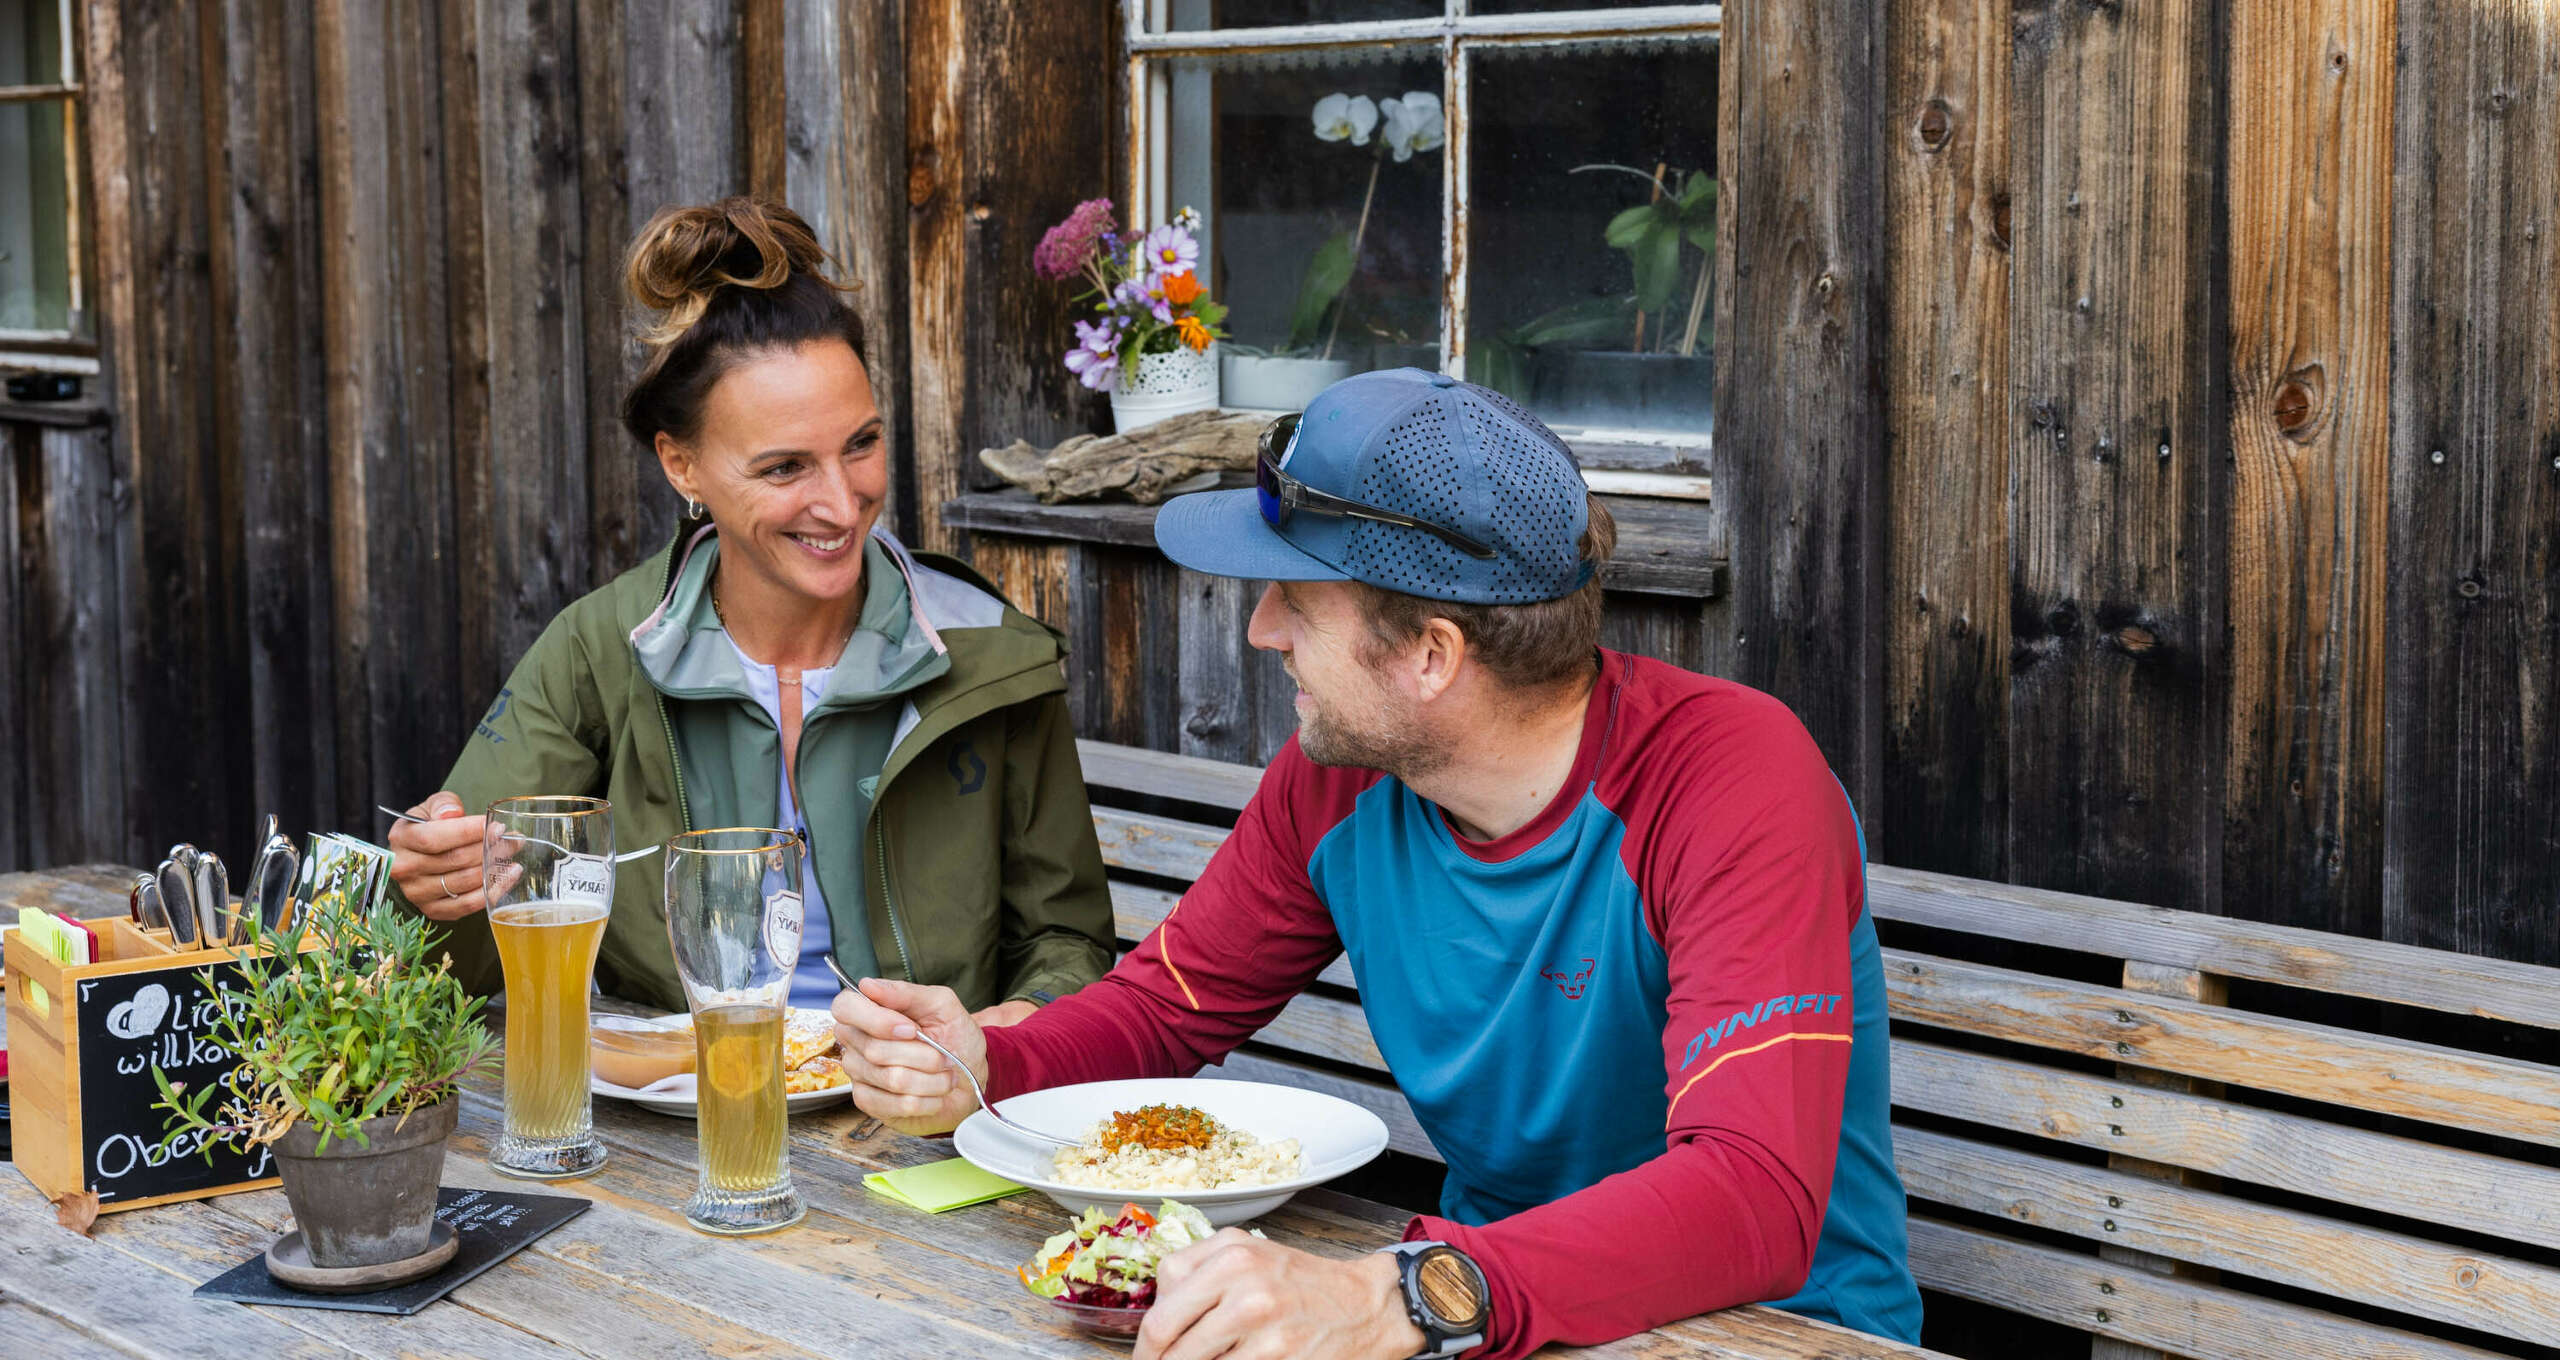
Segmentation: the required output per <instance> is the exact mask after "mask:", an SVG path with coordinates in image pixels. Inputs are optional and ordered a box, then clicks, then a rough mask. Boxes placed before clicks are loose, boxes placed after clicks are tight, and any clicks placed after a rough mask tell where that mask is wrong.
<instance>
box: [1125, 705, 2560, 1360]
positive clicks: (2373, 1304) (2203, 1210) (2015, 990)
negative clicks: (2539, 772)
mask: <svg viewBox="0 0 2560 1360" xmlns="http://www.w3.org/2000/svg"><path fill="white" fill-rule="evenodd" d="M1079 745H1080V747H1081V750H1082V755H1083V760H1084V771H1085V778H1086V781H1087V784H1088V785H1089V787H1090V788H1091V791H1092V793H1093V797H1094V803H1095V811H1094V825H1095V828H1096V830H1097V831H1098V832H1099V833H1100V835H1101V839H1102V847H1103V857H1104V859H1105V860H1106V861H1107V862H1108V863H1109V865H1110V866H1111V869H1112V872H1113V876H1114V880H1115V881H1114V883H1113V885H1112V901H1113V905H1114V907H1115V909H1116V912H1117V915H1118V919H1119V931H1120V934H1121V936H1122V937H1123V939H1124V941H1127V942H1132V943H1134V942H1135V941H1136V940H1138V939H1140V938H1142V937H1143V936H1144V935H1145V934H1146V933H1147V932H1148V931H1149V930H1152V929H1153V928H1154V927H1155V925H1156V924H1157V923H1158V922H1160V921H1162V920H1163V919H1164V915H1165V913H1166V912H1167V911H1168V910H1170V909H1171V907H1172V906H1173V903H1174V902H1175V900H1176V898H1177V897H1178V895H1179V894H1178V888H1176V887H1172V886H1168V885H1179V884H1184V883H1188V882H1190V881H1192V880H1193V879H1195V878H1196V877H1197V876H1198V875H1199V873H1200V871H1201V870H1202V869H1203V868H1204V867H1205V866H1206V865H1207V863H1208V859H1209V856H1210V853H1211V852H1212V851H1214V850H1215V849H1216V848H1217V845H1218V843H1219V841H1220V840H1221V839H1223V838H1224V836H1225V835H1226V831H1225V829H1224V828H1223V827H1222V826H1220V825H1218V824H1217V822H1218V819H1219V818H1221V817H1224V818H1225V819H1226V820H1228V821H1230V822H1231V821H1232V814H1233V812H1234V811H1235V810H1236V809H1238V808H1241V807H1242V806H1243V805H1244V803H1245V801H1246V800H1247V799H1248V798H1250V797H1251V796H1252V792H1253V788H1254V785H1255V783H1256V781H1257V780H1258V778H1259V776H1260V771H1258V770H1256V769H1253V768H1250V767H1245V766H1237V765H1230V764H1225V763H1221V762H1215V761H1207V760H1199V759H1194V758H1189V757H1183V756H1174V755H1166V754H1163V753H1160V752H1153V751H1141V750H1134V749H1131V748H1127V747H1119V746H1109V745H1104V744H1101V743H1093V742H1085V743H1080V744H1079ZM1169 802H1175V803H1181V804H1187V805H1188V806H1187V807H1184V808H1178V809H1173V810H1172V811H1171V812H1169V811H1168V805H1169ZM1139 809H1148V810H1139ZM1868 905H1869V909H1870V911H1871V912H1872V913H1873V915H1874V917H1875V919H1876V921H1877V923H1878V928H1879V931H1880V933H1882V934H1883V935H1884V936H1885V938H1886V943H1887V946H1888V947H1887V948H1886V949H1885V951H1884V957H1885V971H1886V978H1887V984H1888V990H1889V993H1890V1006H1891V1013H1892V1017H1893V1031H1894V1052H1893V1094H1894V1106H1895V1110H1894V1134H1895V1154H1896V1161H1897V1163H1898V1165H1899V1166H1900V1168H1901V1173H1902V1177H1903V1182H1904V1186H1905V1188H1906V1189H1907V1190H1908V1192H1909V1194H1910V1197H1911V1209H1912V1213H1911V1255H1912V1268H1913V1271H1914V1273H1915V1274H1916V1275H1917V1276H1918V1277H1919V1280H1920V1283H1921V1285H1922V1286H1923V1287H1924V1288H1926V1289H1929V1290H1933V1291H1938V1292H1940V1293H1942V1294H1946V1295H1953V1296H1957V1297H1960V1298H1964V1299H1970V1300H1974V1301H1976V1302H1978V1303H1983V1304H1989V1305H1992V1306H1995V1307H1997V1308H2000V1309H2005V1310H2008V1311H2010V1312H2014V1313H2018V1314H2024V1315H2027V1316H2029V1317H2033V1318H2038V1319H2043V1320H2044V1321H2045V1322H2046V1323H2048V1324H2060V1325H2061V1326H2064V1327H2069V1328H2073V1329H2077V1330H2079V1331H2082V1332H2086V1333H2088V1334H2090V1336H2091V1337H2092V1338H2094V1340H2093V1342H2092V1343H2091V1344H2092V1349H2093V1351H2094V1352H2095V1353H2096V1354H2099V1355H2101V1356H2109V1357H2131V1356H2142V1355H2150V1354H2163V1353H2165V1354H2168V1355H2179V1356H2193V1357H2198V1358H2199V1360H2211V1358H2214V1357H2229V1360H2262V1358H2263V1357H2269V1356H2305V1357H2313V1356H2316V1357H2322V1358H2323V1360H2327V1358H2328V1357H2338V1356H2389V1357H2406V1358H2409V1360H2416V1358H2417V1357H2436V1358H2449V1357H2457V1356H2460V1357H2478V1356H2489V1355H2514V1354H2541V1353H2545V1352H2543V1351H2542V1350H2541V1349H2540V1348H2544V1347H2560V1169H2555V1164H2560V1157H2555V1155H2554V1153H2553V1149H2554V1148H2560V1117H2555V1116H2560V1068H2555V1067H2554V1066H2552V1065H2550V1064H2549V1063H2548V1062H2545V1061H2536V1060H2533V1058H2534V1057H2539V1058H2544V1059H2548V1058H2551V1057H2552V1056H2554V1054H2555V1052H2560V1044H2555V1043H2554V1042H2553V1041H2552V1040H2553V1031H2560V969H2550V968H2538V967H2532V966H2528V965H2523V964H2513V963H2504V962H2500V961H2497V960H2491V959H2481V958H2474V957H2470V956H2467V955H2461V954H2453V953H2446V952H2442V951H2437V950H2430V949H2418V948H2413V947H2409V946H2404V945H2392V944H2384V943H2379V942H2375V941H2370V940H2361V939H2354V938H2349V937H2344V936H2338V935H2331V934H2327V933H2324V932H2319V931H2309V930H2298V929H2290V928H2285V927H2279V926H2267V925H2257V924H2252V923H2249V922H2245V921H2236V920H2229V919H2225V918H2221V917H2212V916H2203V915H2199V914H2196V913H2192V912H2181V911H2172V910H2165V909H2159V908H2151V907H2142V906H2135V905H2131V904H2127V903H2122V902H2112V901H2106V900H2102V899H2098V898H2091V897H2081V896H2075V895H2071V894H2066V893H2056V892H2044V891H2039V890H2035V889H2030V888H2020V887H2014V886H2010V885H2006V884H1999V883H1988V882H1982V881H1978V880H1973V879H1965V878H1958V877H1953V876H1949V875H1944V874H1931V873H1920V872H1915V871H1910V870H1903V869H1892V868H1887V867H1885V866H1882V865H1877V866H1873V867H1871V868H1870V870H1869V872H1868ZM1353 987H1354V983H1353V979H1352V977H1351V974H1350V970H1349V968H1348V967H1347V966H1346V965H1344V964H1342V963H1341V962H1339V961H1337V962H1336V963H1335V965H1334V966H1333V967H1331V968H1328V969H1327V970H1326V971H1325V973H1324V975H1323V978H1322V983H1321V985H1319V986H1318V987H1317V988H1315V989H1313V990H1311V991H1310V992H1309V993H1308V994H1307V995H1304V996H1301V997H1299V998H1298V999H1297V1000H1295V1001H1293V1002H1292V1003H1291V1004H1290V1005H1289V1007H1288V1008H1287V1010H1285V1011H1284V1012H1282V1014H1281V1015H1280V1017H1279V1018H1278V1019H1277V1020H1275V1021H1274V1022H1273V1023H1272V1024H1271V1025H1270V1026H1269V1027H1268V1028H1266V1029H1265V1030H1264V1031H1263V1032H1262V1033H1261V1034H1260V1035H1259V1036H1258V1037H1257V1039H1256V1040H1255V1042H1253V1043H1252V1044H1250V1045H1248V1046H1247V1048H1246V1050H1245V1051H1243V1052H1241V1053H1239V1054H1238V1055H1236V1056H1235V1057H1234V1058H1232V1059H1231V1060H1230V1061H1229V1062H1228V1063H1227V1064H1225V1069H1224V1072H1225V1075H1229V1076H1235V1077H1244V1078H1251V1079H1256V1080H1275V1081H1285V1082H1291V1083H1294V1084H1299V1085H1305V1086H1312V1087H1316V1088H1318V1089H1322V1090H1326V1091H1332V1092H1335V1093H1336V1094H1340V1095H1344V1096H1346V1097H1349V1098H1351V1099H1353V1100H1356V1101H1359V1102H1360V1103H1361V1104H1363V1105H1366V1106H1367V1107H1369V1108H1370V1109H1373V1110H1376V1111H1377V1112H1378V1113H1379V1114H1381V1115H1382V1116H1384V1117H1385V1118H1386V1120H1387V1125H1388V1128H1389V1129H1390V1130H1391V1133H1392V1146H1394V1147H1395V1148H1397V1149H1399V1150H1401V1151H1404V1152H1408V1153H1413V1154H1416V1155H1420V1156H1425V1157H1429V1156H1432V1155H1434V1154H1433V1152H1432V1150H1431V1145H1430V1140H1429V1139H1428V1138H1427V1137H1426V1136H1425V1135H1424V1134H1423V1133H1422V1131H1421V1129H1420V1128H1419V1127H1418V1126H1417V1125H1416V1124H1415V1123H1414V1120H1413V1117H1412V1113H1411V1111H1410V1109H1408V1108H1407V1107H1406V1105H1405V1103H1404V1100H1403V1098H1402V1096H1400V1095H1399V1094H1398V1093H1397V1092H1396V1090H1395V1087H1394V1084H1393V1081H1392V1079H1391V1078H1389V1077H1388V1076H1387V1075H1386V1072H1385V1069H1384V1065H1383V1063H1382V1062H1381V1060H1380V1058H1379V1054H1378V1049H1377V1045H1376V1043H1375V1042H1374V1041H1373V1040H1372V1039H1371V1037H1370V1034H1369V1030H1368V1027H1367V1025H1366V1023H1365V1022H1364V1021H1363V1019H1362V1016H1361V1012H1360V1008H1359V1005H1358V1002H1357V999H1356V995H1355V993H1354V991H1353ZM2306 1014H2311V1015H2319V1016H2320V1017H2321V1018H2320V1019H2316V1020H2315V1019H2305V1018H2297V1017H2300V1016H2303V1015H2306ZM2411 1032H2415V1033H2419V1034H2423V1035H2425V1036H2427V1037H2426V1038H2423V1039H2421V1038H2413V1037H2408V1036H2409V1034H2410V1033H2411ZM2456 1045H2460V1046H2456ZM2500 1048H2505V1049H2509V1050H2521V1051H2522V1052H2523V1053H2525V1054H2528V1055H2531V1056H2517V1055H2516V1053H2515V1052H2499V1051H2496V1050H2498V1049H2500ZM1209 1075H1218V1073H1217V1072H1216V1071H1215V1070H1213V1071H1212V1072H1211V1073H1210V1074H1209ZM2003 1353H2009V1352H2005V1351H2004V1352H2003Z"/></svg>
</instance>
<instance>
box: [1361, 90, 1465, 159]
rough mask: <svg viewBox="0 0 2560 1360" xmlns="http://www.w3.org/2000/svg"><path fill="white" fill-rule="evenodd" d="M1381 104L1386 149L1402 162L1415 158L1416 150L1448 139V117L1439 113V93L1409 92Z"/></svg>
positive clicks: (1437, 144) (1431, 147) (1431, 146)
mask: <svg viewBox="0 0 2560 1360" xmlns="http://www.w3.org/2000/svg"><path fill="white" fill-rule="evenodd" d="M1378 107H1379V109H1380V111H1381V112H1383V113H1385V114H1386V118H1387V130H1386V132H1385V133H1384V134H1383V135H1384V137H1385V139H1386V144H1387V149H1388V150H1389V151H1392V152H1394V153H1395V157H1396V159H1397V160H1399V161H1409V160H1412V159H1413V153H1414V152H1417V151H1432V150H1436V149H1438V147H1439V146H1440V144H1441V143H1442V142H1445V141H1447V140H1448V139H1449V124H1448V120H1447V118H1446V117H1444V116H1443V115H1442V114H1441V112H1440V96H1438V95H1436V94H1433V93H1431V92H1430V91H1428V90H1411V91H1407V92H1406V94H1405V96H1404V98H1402V99H1390V100H1387V101H1386V102H1385V103H1383V104H1381V105H1379V106H1378Z"/></svg>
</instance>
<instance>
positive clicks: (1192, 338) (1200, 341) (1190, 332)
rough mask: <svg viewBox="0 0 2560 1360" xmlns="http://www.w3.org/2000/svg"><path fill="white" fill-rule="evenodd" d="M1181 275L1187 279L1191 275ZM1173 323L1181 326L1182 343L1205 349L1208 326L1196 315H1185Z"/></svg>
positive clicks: (1195, 348)
mask: <svg viewBox="0 0 2560 1360" xmlns="http://www.w3.org/2000/svg"><path fill="white" fill-rule="evenodd" d="M1183 277H1184V278H1186V279H1187V278H1189V277H1191V276H1190V275H1188V274H1185V275H1183ZM1174 324H1175V325H1176V326H1178V327H1180V328H1181V331H1182V343H1184V344H1186V345H1189V346H1190V347H1191V348H1192V349H1194V350H1205V349H1207V348H1209V328H1208V327H1206V326H1203V325H1201V324H1200V318H1198V317H1196V316H1186V317H1184V318H1182V320H1180V321H1178V322H1175V323H1174Z"/></svg>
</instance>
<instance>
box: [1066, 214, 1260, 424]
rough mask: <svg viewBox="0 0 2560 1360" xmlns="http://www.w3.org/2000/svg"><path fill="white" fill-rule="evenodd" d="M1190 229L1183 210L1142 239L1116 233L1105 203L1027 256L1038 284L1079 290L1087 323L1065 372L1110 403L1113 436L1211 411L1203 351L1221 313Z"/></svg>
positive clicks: (1213, 365) (1208, 364)
mask: <svg viewBox="0 0 2560 1360" xmlns="http://www.w3.org/2000/svg"><path fill="white" fill-rule="evenodd" d="M1199 226H1200V214H1199V213H1197V212H1194V211H1193V210H1191V209H1189V208H1185V209H1183V210H1182V211H1181V212H1179V213H1177V214H1175V215H1174V219H1173V220H1172V221H1170V222H1167V223H1165V224H1163V225H1162V226H1159V227H1156V228H1155V229H1154V230H1152V231H1145V232H1140V231H1138V230H1136V229H1135V228H1134V227H1133V228H1132V229H1131V230H1130V231H1128V232H1127V233H1125V234H1124V233H1122V232H1121V231H1119V230H1118V228H1117V227H1116V226H1115V225H1114V223H1113V220H1112V209H1111V200H1110V199H1107V198H1096V199H1089V200H1087V201H1085V202H1083V203H1079V204H1077V205H1076V210H1075V211H1074V212H1072V213H1069V214H1068V215H1067V218H1066V220H1065V221H1063V222H1060V223H1059V224H1058V225H1056V226H1054V227H1051V228H1050V229H1049V230H1048V232H1047V234H1045V235H1043V236H1042V237H1041V238H1040V245H1039V248H1038V249H1036V250H1035V251H1033V252H1032V256H1031V267H1032V270H1033V272H1035V273H1037V274H1038V275H1039V276H1040V277H1042V278H1044V279H1053V280H1066V279H1075V278H1080V279H1082V280H1083V281H1084V282H1085V283H1086V284H1088V285H1089V287H1088V288H1087V289H1086V291H1085V292H1083V293H1082V294H1080V295H1079V299H1080V300H1081V301H1084V302H1087V303H1088V304H1089V305H1090V306H1091V307H1092V309H1093V312H1094V318H1095V319H1094V320H1092V321H1079V322H1077V323H1076V347H1075V348H1074V349H1071V350H1069V351H1067V355H1066V365H1067V371H1068V372H1070V373H1073V374H1075V375H1076V380H1077V381H1078V382H1081V383H1083V384H1084V385H1085V386H1086V387H1089V388H1092V389H1093V390H1095V391H1097V392H1109V393H1110V394H1111V419H1112V423H1113V424H1114V425H1115V426H1116V427H1118V429H1119V430H1120V431H1121V432H1122V433H1123V434H1125V433H1127V432H1129V431H1130V430H1134V429H1138V428H1140V427H1142V426H1146V425H1152V424H1154V423H1155V422H1157V421H1159V420H1163V419H1165V418H1166V417H1168V416H1178V415H1181V414H1183V413H1184V412H1186V411H1203V410H1207V409H1209V408H1210V407H1213V406H1216V405H1217V404H1218V358H1217V355H1216V354H1215V353H1213V352H1212V351H1213V350H1214V349H1215V348H1216V345H1217V342H1218V339H1219V337H1220V335H1221V334H1222V332H1221V331H1220V329H1219V326H1220V323H1222V322H1223V321H1225V319H1226V315H1227V309H1226V307H1225V305H1224V304H1221V303H1219V302H1216V301H1214V300H1212V299H1211V298H1210V297H1209V296H1208V294H1207V292H1206V291H1205V290H1204V288H1203V287H1202V285H1201V282H1200V277H1199V274H1198V272H1197V269H1198V265H1199V262H1200V238H1199V237H1198V235H1197V234H1196V233H1197V232H1198V230H1199Z"/></svg>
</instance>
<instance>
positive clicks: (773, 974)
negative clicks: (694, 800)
mask: <svg viewBox="0 0 2560 1360" xmlns="http://www.w3.org/2000/svg"><path fill="white" fill-rule="evenodd" d="M801 854H802V850H801V845H800V838H799V837H798V836H795V835H793V834H792V833H790V832H788V831H776V830H773V829H771V828H767V827H732V828H729V829H727V830H721V831H694V832H688V833H687V834H685V835H681V836H678V837H676V838H675V839H673V840H671V841H668V842H667V850H666V861H667V938H668V940H669V942H670V943H672V944H673V945H674V946H675V956H676V975H677V976H678V977H680V978H682V979H683V980H684V995H685V1002H686V1004H687V1005H688V1006H690V1007H691V1008H692V1010H693V1044H694V1057H695V1062H694V1083H695V1085H694V1090H695V1099H696V1101H697V1104H696V1106H695V1109H696V1114H695V1120H696V1129H697V1134H696V1136H697V1138H698V1140H699V1151H698V1157H699V1161H700V1166H701V1172H700V1175H699V1176H698V1177H697V1178H696V1180H695V1182H694V1191H693V1198H692V1199H690V1200H687V1201H686V1202H685V1205H684V1216H685V1217H686V1218H687V1219H688V1220H690V1221H691V1222H692V1223H693V1226H695V1227H697V1228H700V1229H702V1230H703V1231H704V1232H711V1233H732V1234H735V1233H758V1232H769V1231H771V1230H773V1229H775V1228H780V1227H785V1226H788V1225H789V1224H792V1223H796V1222H798V1221H800V1215H801V1214H802V1213H803V1212H804V1208H803V1206H802V1205H801V1202H800V1195H799V1192H798V1191H796V1190H794V1189H792V1188H791V1154H790V1144H789V1138H788V1133H787V1128H786V1119H785V1114H786V1111H785V1109H784V1102H783V1093H782V1026H783V1019H784V1017H785V1015H786V1014H787V1013H788V1010H789V1007H790V1000H791V970H792V968H793V967H794V966H795V965H796V964H797V963H798V962H799V959H800V927H801V906H800V868H801Z"/></svg>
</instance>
